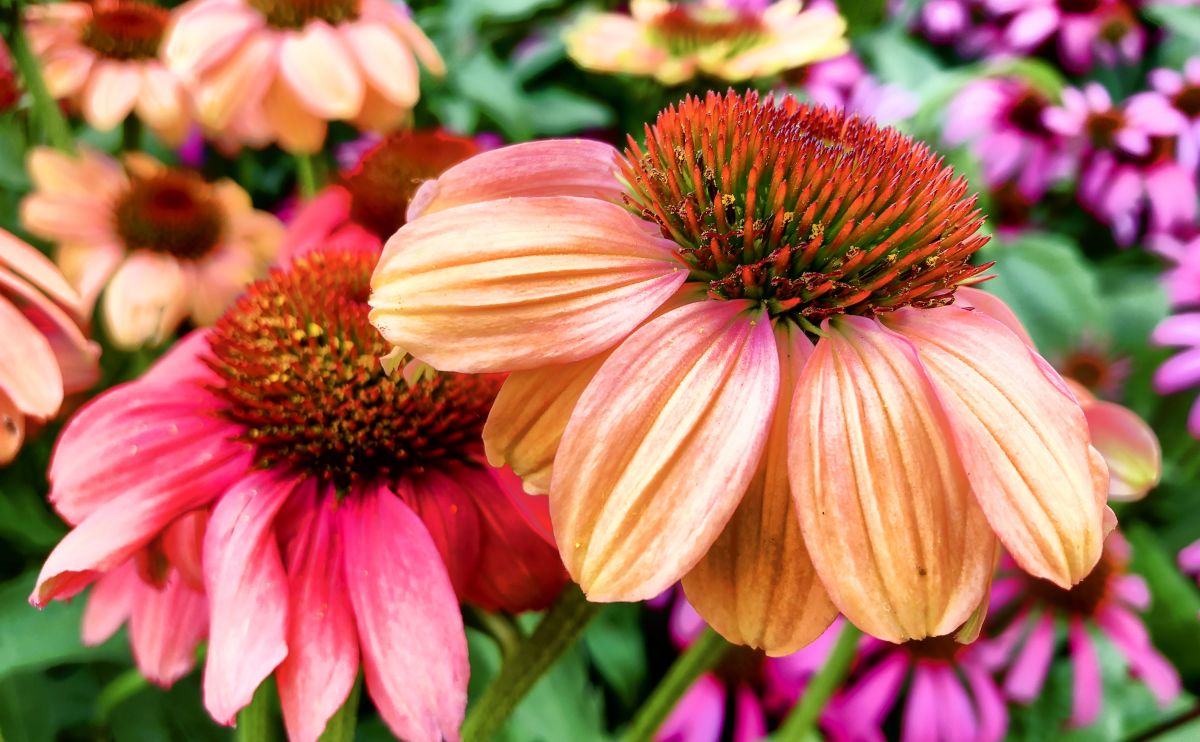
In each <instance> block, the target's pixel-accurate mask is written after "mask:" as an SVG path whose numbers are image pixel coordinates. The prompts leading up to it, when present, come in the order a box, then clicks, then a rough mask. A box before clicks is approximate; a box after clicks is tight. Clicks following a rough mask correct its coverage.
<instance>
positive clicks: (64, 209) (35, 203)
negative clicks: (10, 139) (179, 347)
mask: <svg viewBox="0 0 1200 742" xmlns="http://www.w3.org/2000/svg"><path fill="white" fill-rule="evenodd" d="M29 175H30V178H31V179H32V180H33V185H34V190H33V192H32V193H30V194H29V195H28V196H26V197H25V200H24V201H23V202H22V203H21V223H22V224H23V225H24V227H25V228H26V229H28V230H29V231H30V232H32V233H34V234H36V235H38V236H39V237H43V238H45V239H47V240H51V241H53V242H55V243H56V245H55V259H56V260H57V262H58V264H59V266H61V267H62V270H63V273H64V274H65V275H66V277H67V280H68V281H69V282H70V283H71V284H72V285H73V286H75V287H76V289H78V290H79V292H80V294H81V295H82V296H83V300H84V303H85V305H86V306H88V307H90V306H91V305H92V304H93V303H94V302H95V301H96V298H97V296H98V295H99V294H100V292H101V291H103V292H104V301H103V306H102V310H103V319H104V323H105V328H106V329H107V330H108V336H109V337H110V338H111V339H112V341H113V342H114V343H116V344H117V345H119V346H122V347H126V348H134V347H138V346H140V345H142V344H144V343H148V342H149V343H159V342H163V341H164V340H166V339H167V338H168V337H170V335H171V334H172V333H173V332H174V331H175V328H176V327H178V326H179V324H180V323H181V322H182V321H184V320H185V319H189V320H191V321H192V322H193V323H195V324H197V325H210V324H212V323H213V322H215V321H216V320H217V317H219V316H221V312H223V311H225V308H226V307H228V306H229V304H230V303H231V302H232V301H233V299H234V298H235V297H236V296H237V295H238V294H240V293H241V291H242V289H243V288H244V287H245V286H246V284H248V283H249V282H250V281H252V280H254V279H255V278H257V277H259V276H260V275H262V274H263V273H264V272H265V270H266V266H267V265H268V264H269V263H270V261H271V260H272V259H273V258H274V257H275V253H276V250H277V248H278V245H279V240H280V238H281V237H282V235H283V227H282V225H280V224H279V221H278V220H277V219H275V217H273V216H271V215H270V214H268V213H266V212H263V211H257V210H255V209H254V207H253V206H252V205H251V203H250V196H249V195H248V194H247V193H246V192H245V191H243V190H242V189H241V187H239V186H238V185H237V184H236V183H234V182H233V181H231V180H221V181H218V182H216V183H209V182H207V181H205V180H204V179H203V178H202V177H201V176H200V174H199V173H197V172H195V171H192V170H187V169H183V168H171V167H167V166H166V165H163V164H162V163H160V162H158V161H157V160H155V159H153V158H152V157H150V156H149V155H146V154H142V153H137V154H130V155H127V156H126V157H125V158H124V160H123V162H122V163H118V162H117V161H116V160H112V159H110V158H108V157H107V156H105V155H102V154H100V153H98V152H95V151H92V150H87V149H84V150H83V151H82V152H81V153H80V155H79V156H78V157H72V156H70V155H65V154H62V153H61V152H57V151H54V150H52V149H49V148H46V147H40V148H37V149H35V150H34V151H33V152H32V153H31V154H30V156H29Z"/></svg>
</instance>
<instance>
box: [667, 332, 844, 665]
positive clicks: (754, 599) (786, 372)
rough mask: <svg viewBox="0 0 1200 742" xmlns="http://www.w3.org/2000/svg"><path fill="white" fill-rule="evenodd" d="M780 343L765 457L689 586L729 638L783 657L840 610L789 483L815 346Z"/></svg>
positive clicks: (796, 340)
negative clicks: (799, 399) (804, 374)
mask: <svg viewBox="0 0 1200 742" xmlns="http://www.w3.org/2000/svg"><path fill="white" fill-rule="evenodd" d="M775 340H776V343H777V344H778V346H779V356H780V357H779V389H780V393H779V396H778V402H777V403H776V405H775V417H774V418H773V419H772V421H771V429H770V433H769V436H768V438H767V444H766V448H765V449H764V450H763V455H762V460H761V461H760V462H759V464H758V470H757V471H756V472H755V474H754V479H753V480H752V481H751V482H750V487H749V489H748V490H747V491H746V496H745V497H744V498H743V499H742V502H741V504H740V505H739V506H738V509H737V510H736V511H735V512H734V514H733V518H732V519H731V520H730V521H729V525H727V526H726V527H725V530H724V531H722V532H721V535H720V537H719V538H718V539H717V540H716V541H715V542H714V543H713V545H712V548H710V549H709V550H708V553H707V554H705V555H704V558H703V559H702V560H700V563H699V564H697V565H696V566H695V568H693V569H692V571H691V572H689V573H688V574H687V576H686V577H684V578H683V588H684V590H685V591H686V592H687V598H688V602H690V603H691V604H692V606H693V607H694V608H695V609H696V611H697V612H698V613H699V614H700V615H701V616H703V617H704V620H705V621H706V622H707V623H708V624H709V625H710V626H712V627H713V628H714V629H715V630H716V631H717V632H718V633H720V634H721V635H722V636H724V637H725V638H726V639H728V640H729V641H731V642H733V643H735V644H743V645H746V646H749V647H754V648H756V649H761V650H763V651H765V652H766V653H767V654H769V655H772V656H781V655H785V654H790V653H792V652H794V651H796V650H798V649H800V648H801V647H803V646H806V645H808V644H809V643H811V642H812V641H813V640H814V639H816V638H817V637H818V636H820V635H821V633H822V632H823V631H825V629H826V628H828V627H829V625H830V624H831V623H833V619H834V617H835V616H837V608H835V607H834V605H833V603H832V602H831V601H830V600H829V594H828V593H826V592H825V586H824V585H822V584H821V580H820V579H819V578H818V577H817V572H816V570H815V569H814V568H813V563H812V559H811V558H810V557H809V555H808V550H807V549H806V548H805V546H804V537H803V536H802V535H801V533H800V520H799V516H798V515H797V514H796V508H795V505H794V504H793V502H792V495H791V486H790V484H789V483H788V471H787V460H788V412H789V410H790V409H791V403H792V396H793V390H794V388H795V386H796V379H797V378H798V377H799V376H800V371H801V369H802V368H803V367H804V362H805V361H806V360H807V358H808V356H809V355H810V354H811V353H812V343H811V342H809V340H808V338H806V337H805V336H804V333H803V332H800V331H799V330H797V329H791V330H790V331H789V329H788V328H778V327H777V328H776V332H775Z"/></svg>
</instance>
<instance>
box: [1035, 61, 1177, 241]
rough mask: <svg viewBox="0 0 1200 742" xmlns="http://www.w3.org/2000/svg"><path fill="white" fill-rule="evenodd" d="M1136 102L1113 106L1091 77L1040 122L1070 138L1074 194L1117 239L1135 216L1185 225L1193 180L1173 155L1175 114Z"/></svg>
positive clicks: (1135, 227)
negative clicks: (1077, 170)
mask: <svg viewBox="0 0 1200 742" xmlns="http://www.w3.org/2000/svg"><path fill="white" fill-rule="evenodd" d="M1160 114H1161V110H1160V109H1159V108H1157V107H1152V106H1146V105H1144V104H1142V103H1138V102H1136V101H1132V100H1131V101H1130V105H1128V106H1121V107H1116V106H1114V105H1113V102H1112V99H1111V98H1110V97H1109V95H1108V93H1107V91H1105V89H1104V88H1103V87H1101V86H1100V85H1099V84H1098V83H1089V84H1088V85H1087V86H1086V87H1084V89H1083V90H1082V91H1080V90H1076V89H1073V88H1068V89H1067V90H1064V91H1063V95H1062V106H1061V107H1055V108H1051V109H1049V110H1047V111H1046V112H1045V114H1044V115H1043V119H1042V120H1043V121H1044V122H1045V124H1046V125H1047V126H1048V127H1049V128H1050V129H1051V130H1053V131H1055V132H1057V133H1059V134H1061V135H1063V136H1065V137H1069V138H1071V139H1073V140H1074V143H1075V145H1076V146H1077V147H1078V148H1079V149H1080V150H1081V156H1082V163H1083V171H1082V174H1081V175H1080V180H1079V200H1080V203H1082V204H1083V205H1084V207H1086V208H1087V209H1088V210H1089V211H1091V212H1092V213H1093V214H1094V215H1095V216H1096V217H1097V218H1098V219H1100V220H1101V221H1103V222H1105V223H1106V224H1108V225H1109V227H1110V228H1111V229H1112V231H1113V236H1114V237H1115V239H1116V240H1117V242H1118V243H1119V244H1121V245H1128V244H1130V243H1132V242H1133V241H1134V239H1136V238H1137V236H1138V234H1139V232H1140V229H1141V225H1142V222H1143V219H1144V218H1146V219H1147V221H1148V224H1149V229H1150V231H1152V232H1161V231H1169V230H1171V229H1173V228H1176V227H1178V226H1181V225H1190V224H1192V223H1193V221H1194V220H1195V218H1196V199H1197V195H1196V183H1195V179H1194V177H1193V175H1192V173H1191V172H1189V171H1188V169H1187V168H1185V167H1183V166H1181V165H1180V164H1179V162H1178V161H1177V160H1176V158H1175V142H1176V137H1177V135H1178V134H1179V133H1180V131H1181V125H1180V124H1181V118H1180V117H1179V116H1177V115H1170V116H1163V115H1160Z"/></svg>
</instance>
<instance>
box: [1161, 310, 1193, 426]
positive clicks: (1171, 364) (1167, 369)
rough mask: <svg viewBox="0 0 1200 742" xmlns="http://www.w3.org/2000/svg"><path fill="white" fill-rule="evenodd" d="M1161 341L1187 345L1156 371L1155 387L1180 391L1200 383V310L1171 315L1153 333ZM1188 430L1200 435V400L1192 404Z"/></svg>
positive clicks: (1165, 343) (1173, 345)
mask: <svg viewBox="0 0 1200 742" xmlns="http://www.w3.org/2000/svg"><path fill="white" fill-rule="evenodd" d="M1150 339H1151V341H1153V342H1154V343H1155V344H1157V345H1164V346H1168V347H1178V348H1183V350H1182V351H1180V352H1179V353H1177V354H1176V355H1175V356H1174V357H1173V358H1169V359H1167V360H1166V361H1164V362H1163V364H1162V365H1161V366H1159V367H1158V370H1157V371H1155V372H1154V388H1155V389H1156V390H1157V391H1158V392H1159V393H1160V394H1176V393H1178V392H1182V391H1185V390H1187V389H1193V388H1195V387H1197V386H1200V313H1197V312H1185V313H1183V314H1176V315H1174V316H1172V317H1167V318H1166V319H1164V320H1163V321H1162V322H1160V323H1159V325H1158V327H1156V328H1155V329H1154V334H1153V335H1151V336H1150ZM1188 431H1189V432H1190V433H1191V434H1192V437H1193V438H1200V400H1197V401H1196V402H1195V403H1193V404H1192V411H1191V414H1189V415H1188Z"/></svg>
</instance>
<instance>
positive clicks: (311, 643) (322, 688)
mask: <svg viewBox="0 0 1200 742" xmlns="http://www.w3.org/2000/svg"><path fill="white" fill-rule="evenodd" d="M307 507H308V508H309V518H308V520H307V522H305V523H304V525H303V526H302V527H301V528H300V530H299V532H298V533H297V535H296V536H295V537H294V538H293V539H292V540H291V542H290V543H289V544H288V547H287V572H288V628H287V646H288V655H287V657H286V658H285V659H284V661H283V662H282V663H280V665H279V669H278V670H277V671H276V673H275V677H276V681H277V682H278V684H279V700H280V704H281V705H282V707H283V719H284V722H285V723H286V724H287V730H288V737H289V739H291V740H294V742H316V740H317V738H318V737H320V736H321V733H322V731H324V729H325V725H326V724H327V723H328V722H329V719H330V717H332V716H333V715H334V714H335V713H336V712H337V710H338V709H339V708H341V706H342V704H343V703H344V702H345V701H346V697H347V696H348V695H349V693H350V689H351V688H352V687H353V686H354V681H355V679H356V678H357V677H358V665H359V657H358V631H357V629H355V626H354V612H353V611H352V610H351V608H350V597H349V589H348V586H347V584H346V572H345V567H344V563H343V559H342V551H343V544H342V533H341V530H340V529H339V528H338V526H337V522H338V521H337V512H336V510H335V507H336V499H335V496H334V494H333V493H332V492H329V493H327V494H326V496H324V497H321V498H314V499H312V500H311V501H310V502H308V503H307Z"/></svg>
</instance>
